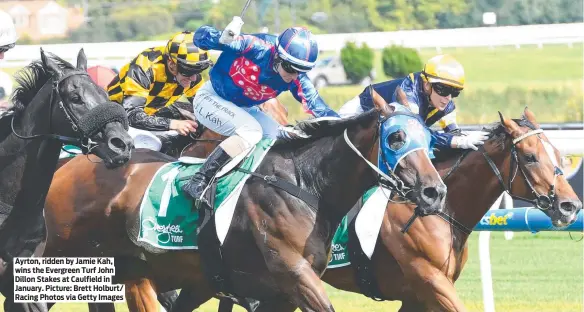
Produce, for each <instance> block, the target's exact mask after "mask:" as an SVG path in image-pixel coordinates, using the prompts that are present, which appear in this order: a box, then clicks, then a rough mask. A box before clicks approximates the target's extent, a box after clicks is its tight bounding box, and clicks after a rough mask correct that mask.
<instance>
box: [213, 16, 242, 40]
mask: <svg viewBox="0 0 584 312" xmlns="http://www.w3.org/2000/svg"><path fill="white" fill-rule="evenodd" d="M241 26H243V20H242V19H241V17H239V16H234V17H233V20H231V22H230V23H229V25H227V27H225V29H224V30H223V33H222V34H221V38H219V43H221V44H230V43H231V42H232V41H233V38H235V37H237V36H239V33H240V32H241Z"/></svg>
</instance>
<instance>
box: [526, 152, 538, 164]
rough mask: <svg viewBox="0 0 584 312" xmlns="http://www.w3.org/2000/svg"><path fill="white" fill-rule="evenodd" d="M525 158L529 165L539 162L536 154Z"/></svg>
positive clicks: (527, 155)
mask: <svg viewBox="0 0 584 312" xmlns="http://www.w3.org/2000/svg"><path fill="white" fill-rule="evenodd" d="M524 157H525V161H526V162H527V163H530V164H532V163H536V162H537V158H535V155H534V154H525V156H524Z"/></svg>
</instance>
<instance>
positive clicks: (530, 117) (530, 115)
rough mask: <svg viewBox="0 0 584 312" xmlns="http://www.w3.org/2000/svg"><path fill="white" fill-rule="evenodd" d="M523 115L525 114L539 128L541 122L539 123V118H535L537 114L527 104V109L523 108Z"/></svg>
mask: <svg viewBox="0 0 584 312" xmlns="http://www.w3.org/2000/svg"><path fill="white" fill-rule="evenodd" d="M523 116H525V119H527V120H529V122H531V123H532V124H533V125H534V126H535V128H537V129H539V124H538V123H537V120H535V115H534V114H533V113H532V112H531V111H530V110H529V108H527V106H525V109H524V110H523Z"/></svg>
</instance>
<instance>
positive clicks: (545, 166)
mask: <svg viewBox="0 0 584 312" xmlns="http://www.w3.org/2000/svg"><path fill="white" fill-rule="evenodd" d="M499 115H500V118H501V124H502V126H503V127H504V129H505V132H506V133H507V134H508V138H509V140H511V144H508V146H510V148H511V151H510V154H511V156H510V168H509V183H508V187H507V188H508V191H509V193H510V194H511V195H512V196H514V197H519V198H522V199H527V200H528V201H531V202H532V203H533V204H534V206H536V207H537V208H539V209H541V210H543V211H544V212H545V213H546V214H547V215H548V216H549V217H550V218H551V219H552V223H553V224H554V226H560V227H562V226H567V225H570V224H572V223H573V222H574V221H575V220H576V215H577V214H578V211H579V210H581V209H582V201H581V200H580V199H578V196H577V195H576V193H575V192H574V190H573V189H572V187H571V186H570V184H569V183H568V181H567V180H566V178H565V177H564V176H563V173H562V170H561V169H560V165H559V163H560V153H559V152H558V150H557V149H556V148H555V147H554V146H553V145H552V144H551V142H550V141H549V140H548V138H547V137H546V135H545V134H544V133H543V130H542V129H541V128H540V127H539V125H538V123H537V121H536V120H535V116H534V115H533V113H532V112H531V111H529V109H527V107H526V108H525V111H524V116H523V119H521V120H518V121H514V120H511V119H507V118H505V117H503V115H502V114H501V113H499ZM506 146H507V144H506ZM505 150H507V149H505ZM501 182H503V181H501ZM503 184H504V183H503Z"/></svg>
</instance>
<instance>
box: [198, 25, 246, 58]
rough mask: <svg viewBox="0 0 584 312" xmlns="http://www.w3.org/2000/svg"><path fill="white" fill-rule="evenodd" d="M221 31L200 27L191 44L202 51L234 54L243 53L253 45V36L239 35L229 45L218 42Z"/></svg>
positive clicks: (209, 27)
mask: <svg viewBox="0 0 584 312" xmlns="http://www.w3.org/2000/svg"><path fill="white" fill-rule="evenodd" d="M221 33H222V31H220V30H217V29H216V28H214V27H211V26H201V27H199V29H197V31H196V32H195V36H194V39H193V43H194V44H195V45H196V46H197V47H200V48H201V49H204V50H220V51H231V52H234V53H243V52H244V51H245V50H246V49H247V48H248V47H250V46H251V45H252V44H253V41H254V36H250V35H239V36H237V37H235V38H234V40H233V41H232V42H231V43H229V44H223V43H220V42H219V38H221Z"/></svg>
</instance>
